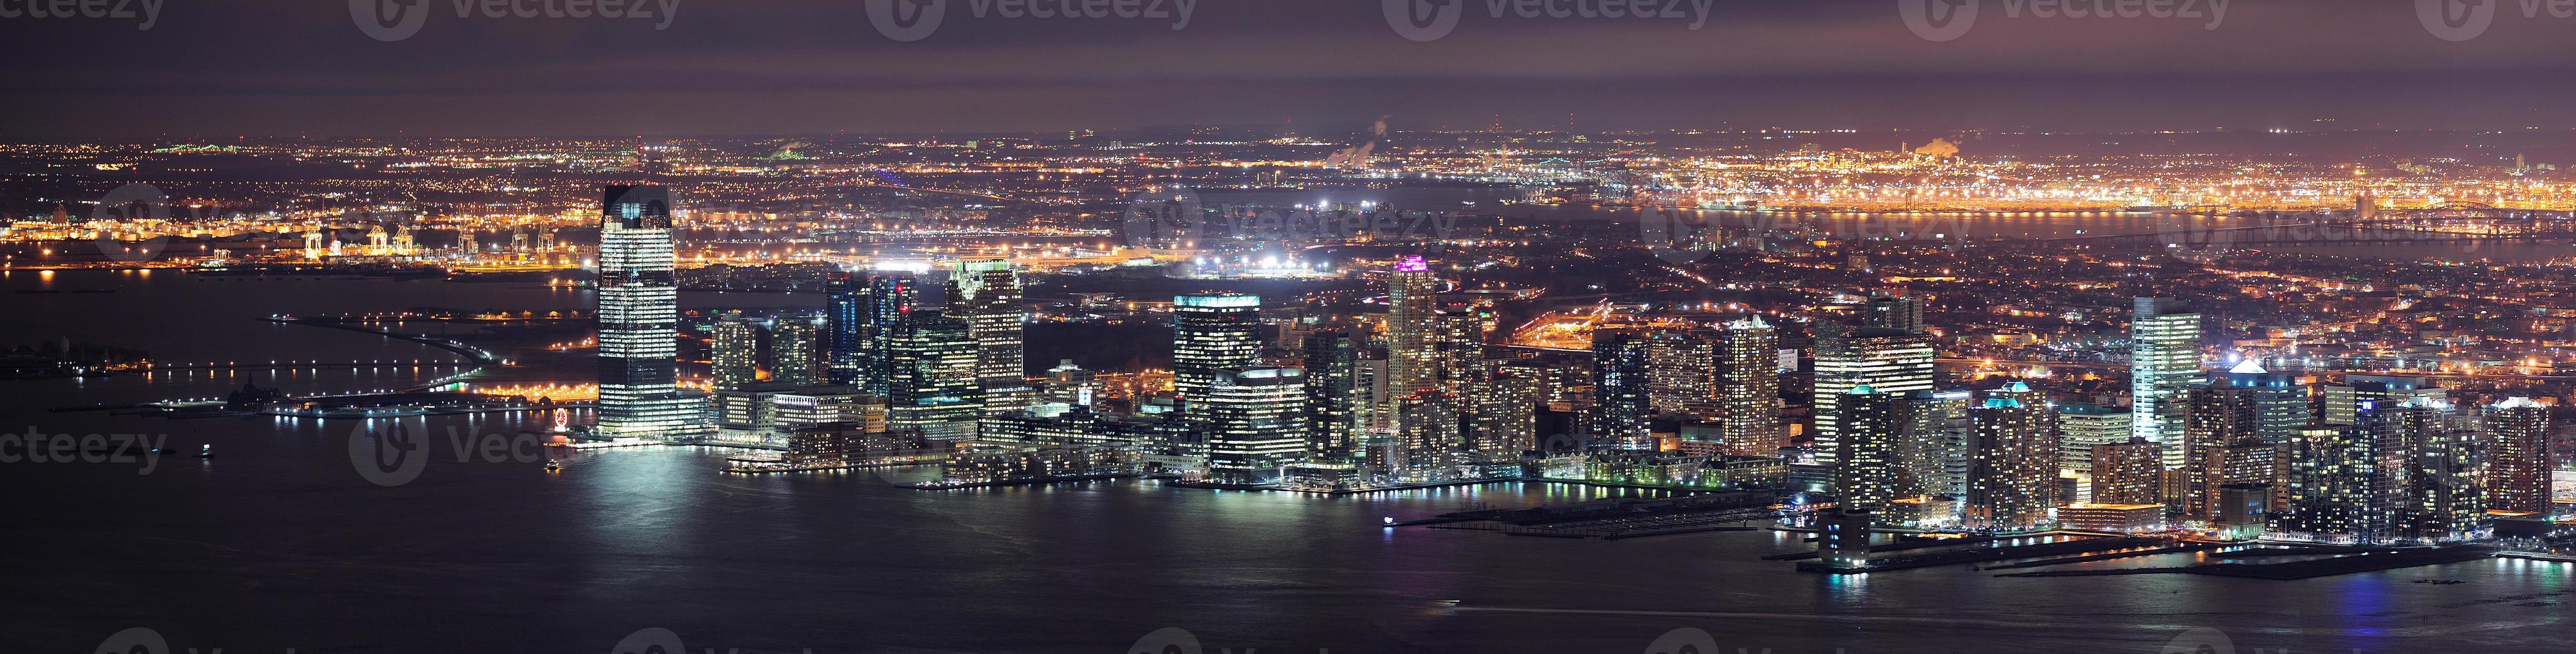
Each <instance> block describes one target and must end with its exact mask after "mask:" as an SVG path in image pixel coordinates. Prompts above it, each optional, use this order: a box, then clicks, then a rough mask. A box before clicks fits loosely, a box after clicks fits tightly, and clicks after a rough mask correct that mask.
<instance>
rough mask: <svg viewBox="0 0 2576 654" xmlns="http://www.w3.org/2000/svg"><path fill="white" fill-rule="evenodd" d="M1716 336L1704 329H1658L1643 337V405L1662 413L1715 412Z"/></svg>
mask: <svg viewBox="0 0 2576 654" xmlns="http://www.w3.org/2000/svg"><path fill="white" fill-rule="evenodd" d="M1719 340H1720V338H1719V336H1718V334H1717V332H1716V331H1714V330H1706V329H1659V330H1654V331H1652V332H1649V333H1648V334H1647V335H1646V396H1647V403H1648V404H1649V405H1651V406H1653V407H1654V408H1655V410H1656V411H1660V412H1664V413H1685V412H1688V413H1693V414H1697V415H1709V414H1713V413H1715V412H1714V411H1713V410H1712V409H1714V407H1715V405H1716V404H1717V401H1718V388H1719V374H1718V371H1719V367H1718V343H1719Z"/></svg>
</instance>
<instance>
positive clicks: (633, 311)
mask: <svg viewBox="0 0 2576 654" xmlns="http://www.w3.org/2000/svg"><path fill="white" fill-rule="evenodd" d="M671 249H672V247H671V195H670V191H669V190H668V189H665V188H663V187H661V186H609V187H607V189H606V193H605V199H604V200H603V201H602V202H601V203H600V225H599V291H598V293H597V297H598V300H599V306H598V308H597V314H598V316H599V424H598V428H597V430H596V431H595V432H594V433H595V434H597V435H599V436H602V437H606V438H662V439H668V438H679V437H688V436H695V435H699V434H702V433H704V432H706V431H707V420H706V399H705V398H703V397H700V396H698V395H697V394H694V393H686V394H684V393H681V392H680V391H679V387H678V377H677V374H678V373H677V371H676V368H675V366H676V365H677V364H676V362H675V360H676V359H677V358H678V356H679V343H678V341H679V337H680V334H679V320H680V294H679V289H678V288H677V287H676V286H675V285H674V284H673V280H672V274H671V268H672V254H671Z"/></svg>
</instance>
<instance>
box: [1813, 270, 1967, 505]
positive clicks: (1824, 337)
mask: <svg viewBox="0 0 2576 654" xmlns="http://www.w3.org/2000/svg"><path fill="white" fill-rule="evenodd" d="M1869 315H1874V316H1880V317H1879V318H1876V319H1874V321H1876V322H1879V323H1881V324H1904V321H1903V320H1902V318H1903V317H1904V316H1905V315H1907V314H1906V313H1905V312H1903V311H1897V310H1894V309H1890V310H1889V311H1888V312H1886V313H1882V314H1869ZM1816 332H1817V334H1816V374H1815V390H1814V395H1813V397H1814V398H1815V400H1814V402H1813V403H1812V404H1810V406H1809V410H1810V411H1811V412H1812V414H1813V424H1814V425H1815V445H1816V463H1817V464H1818V465H1821V466H1824V467H1826V468H1831V467H1833V466H1834V465H1836V463H1837V462H1838V457H1840V456H1841V454H1840V452H1841V447H1840V441H1841V438H1840V433H1841V432H1840V429H1841V426H1840V422H1839V421H1837V420H1836V419H1835V417H1834V411H1835V410H1836V407H1835V404H1836V403H1835V402H1834V399H1835V398H1836V397H1837V396H1840V395H1842V394H1844V393H1849V392H1851V389H1852V388H1853V387H1857V386H1864V385H1865V386H1868V387H1870V388H1873V389H1876V390H1877V391H1878V392H1880V393H1890V394H1898V395H1902V394H1907V393H1913V392H1915V391H1929V390H1932V360H1933V358H1934V357H1935V356H1937V355H1938V351H1937V350H1936V349H1934V348H1933V346H1932V337H1931V335H1929V334H1926V333H1923V332H1920V331H1909V330H1904V329H1894V328H1887V327H1872V326H1852V325H1842V324H1836V323H1829V322H1819V323H1817V325H1816Z"/></svg>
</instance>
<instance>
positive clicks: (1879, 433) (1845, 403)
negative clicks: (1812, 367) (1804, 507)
mask: <svg viewBox="0 0 2576 654" xmlns="http://www.w3.org/2000/svg"><path fill="white" fill-rule="evenodd" d="M1902 399H1903V398H1902V397H1901V396H1897V395H1890V394H1886V393H1880V392H1878V391H1877V390H1876V389H1872V388H1870V387H1869V385H1868V384H1862V385H1859V386H1853V387H1852V388H1851V390H1848V391H1844V392H1843V394H1842V395H1838V396H1835V397H1834V400H1835V403H1834V420H1836V421H1838V422H1839V423H1841V424H1839V425H1837V426H1838V427H1839V429H1836V430H1835V431H1836V432H1837V433H1840V434H1842V439H1841V440H1840V441H1839V442H1838V444H1837V446H1838V447H1841V448H1842V451H1841V452H1839V453H1837V454H1838V456H1836V457H1835V459H1836V460H1838V461H1840V462H1841V464H1840V465H1837V466H1835V467H1834V469H1833V475H1834V495H1835V496H1836V497H1837V498H1839V500H1840V502H1841V506H1842V508H1843V509H1844V510H1857V511H1873V512H1874V511H1879V510H1882V509H1885V508H1887V505H1888V502H1889V501H1890V500H1894V499H1896V495H1897V487H1898V486H1899V480H1898V478H1899V476H1900V474H1902V472H1901V470H1900V465H1899V462H1898V461H1897V458H1898V456H1897V441H1898V439H1899V438H1902V437H1903V434H1902V431H1903V425H1902V424H1901V423H1900V420H1901V418H1900V412H1899V410H1898V408H1897V404H1898V402H1900V401H1901V400H1902Z"/></svg>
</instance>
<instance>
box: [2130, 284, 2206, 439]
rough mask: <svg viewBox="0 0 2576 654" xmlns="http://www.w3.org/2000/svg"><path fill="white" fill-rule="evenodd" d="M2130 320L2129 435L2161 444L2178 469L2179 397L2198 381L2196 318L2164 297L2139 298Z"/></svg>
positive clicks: (2181, 431) (2181, 408) (2180, 437)
mask: <svg viewBox="0 0 2576 654" xmlns="http://www.w3.org/2000/svg"><path fill="white" fill-rule="evenodd" d="M2132 308H2133V309H2134V315H2133V316H2132V317H2131V318H2130V322H2129V425H2130V427H2129V434H2130V435H2131V436H2136V437H2138V438H2144V439H2147V440H2148V441H2151V442H2154V443H2158V444H2161V445H2162V446H2163V447H2164V448H2165V454H2164V458H2165V469H2168V470H2172V469H2178V468H2181V467H2182V464H2183V458H2184V454H2185V452H2184V448H2183V446H2182V445H2183V443H2182V442H2181V441H2182V435H2183V415H2184V410H2183V406H2182V395H2183V391H2184V389H2186V388H2188V387H2190V386H2191V385H2192V383H2193V382H2197V381H2200V379H2201V374H2200V314H2199V313H2195V312H2193V311H2192V310H2191V309H2190V307H2186V306H2184V305H2183V303H2182V302H2181V301H2179V300H2175V299H2173V298H2169V297H2142V298H2138V299H2137V301H2136V302H2135V304H2134V305H2133V307H2132Z"/></svg>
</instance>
